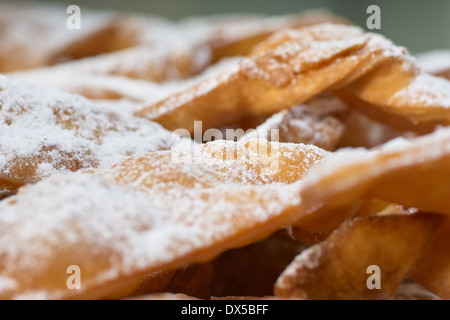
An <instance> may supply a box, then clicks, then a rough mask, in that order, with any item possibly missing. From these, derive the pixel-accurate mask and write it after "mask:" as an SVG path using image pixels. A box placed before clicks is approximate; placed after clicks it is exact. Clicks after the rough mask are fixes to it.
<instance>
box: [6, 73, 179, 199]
mask: <svg viewBox="0 0 450 320" xmlns="http://www.w3.org/2000/svg"><path fill="white" fill-rule="evenodd" d="M172 137H173V134H172V133H171V132H169V131H167V130H165V129H164V128H162V127H161V126H160V125H158V124H157V123H153V122H151V121H146V120H144V119H141V118H136V117H133V116H131V115H130V114H129V113H126V112H120V111H108V110H106V109H105V108H102V107H100V106H97V105H95V104H93V103H92V102H90V101H88V100H86V99H84V98H82V97H79V96H74V95H71V94H68V93H65V92H62V91H59V90H56V89H46V88H40V87H37V86H32V85H30V84H27V83H25V82H21V81H17V80H10V79H8V78H7V77H4V76H0V190H2V189H6V190H11V191H14V190H16V189H17V188H19V187H20V186H22V185H24V184H26V183H34V182H37V181H39V180H40V179H42V178H44V177H47V176H49V175H51V174H54V173H56V172H67V171H76V170H79V169H82V168H92V167H99V166H100V167H102V166H109V165H111V164H113V163H115V162H117V161H119V160H121V159H122V158H124V157H126V156H130V155H135V154H143V153H146V152H150V151H156V150H163V149H168V148H169V147H170V145H171V138H172Z"/></svg>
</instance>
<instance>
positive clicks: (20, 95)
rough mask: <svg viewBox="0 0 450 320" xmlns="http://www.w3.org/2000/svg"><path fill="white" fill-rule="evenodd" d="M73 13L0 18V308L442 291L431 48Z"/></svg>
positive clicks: (195, 21)
mask: <svg viewBox="0 0 450 320" xmlns="http://www.w3.org/2000/svg"><path fill="white" fill-rule="evenodd" d="M81 10H82V20H81V21H82V25H81V29H79V30H78V29H74V30H70V29H68V28H67V27H66V19H67V16H68V15H67V13H66V10H65V8H63V7H58V6H44V5H37V4H13V3H2V4H0V37H1V40H2V41H0V72H1V73H2V74H1V75H0V199H1V201H0V299H448V298H450V219H449V217H448V215H450V182H449V181H450V128H447V126H448V125H449V124H450V82H449V80H448V79H450V55H449V54H447V55H446V54H444V53H442V52H441V54H440V55H439V57H440V59H437V58H436V54H437V53H436V52H434V53H432V52H429V53H425V54H422V55H420V56H419V55H418V56H413V55H412V54H410V53H409V52H408V50H407V49H406V48H403V47H400V46H397V45H395V44H394V43H392V42H391V41H390V40H388V39H386V38H385V37H384V36H383V35H381V34H376V33H371V32H366V31H364V30H363V29H362V28H360V27H358V26H356V25H354V24H353V23H351V22H350V21H347V20H346V19H344V18H342V17H338V16H336V15H334V14H332V13H329V12H327V11H323V10H318V11H310V12H305V13H300V14H293V15H286V16H261V15H249V14H245V15H244V14H233V15H219V16H210V17H192V18H186V19H183V20H180V21H176V22H175V21H169V20H166V19H164V18H162V17H156V16H150V15H141V14H135V13H117V12H112V11H105V12H103V11H102V12H97V11H94V10H90V9H86V8H81ZM431 49H432V48H431ZM438 60H439V61H438ZM438 62H439V63H438ZM230 132H233V133H234V134H233V135H232V138H229V135H227V134H226V133H230ZM267 132H271V134H270V135H268V134H264V133H267ZM212 133H213V134H212ZM218 133H224V135H223V136H224V137H222V138H219V135H218ZM237 133H240V134H237ZM373 266H376V267H377V270H378V271H379V277H378V278H377V281H378V282H379V286H378V287H375V288H374V287H373V286H370V285H369V284H370V282H371V281H372V280H371V279H374V278H372V277H371V276H373V274H372V273H371V272H370V270H372V269H371V267H373ZM368 270H369V271H368ZM75 276H76V277H75Z"/></svg>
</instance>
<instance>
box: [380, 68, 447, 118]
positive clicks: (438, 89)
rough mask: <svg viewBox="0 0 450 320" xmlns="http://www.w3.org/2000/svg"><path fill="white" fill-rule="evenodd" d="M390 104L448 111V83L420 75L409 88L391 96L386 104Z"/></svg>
mask: <svg viewBox="0 0 450 320" xmlns="http://www.w3.org/2000/svg"><path fill="white" fill-rule="evenodd" d="M392 102H396V103H398V104H401V105H406V106H421V107H439V108H446V109H448V108H450V82H449V81H448V80H446V79H442V78H439V77H435V76H432V75H429V74H426V73H420V74H419V75H417V76H416V77H415V78H414V80H413V81H412V83H411V84H410V85H409V86H407V87H406V88H404V89H402V90H400V91H399V92H397V93H395V95H394V96H392V98H391V100H390V101H389V102H388V103H392ZM425 116H426V115H425Z"/></svg>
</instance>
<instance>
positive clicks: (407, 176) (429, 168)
mask: <svg viewBox="0 0 450 320" xmlns="http://www.w3.org/2000/svg"><path fill="white" fill-rule="evenodd" d="M449 146H450V130H449V129H448V128H443V129H440V130H437V131H436V132H433V133H431V134H429V135H425V136H422V137H419V138H414V139H411V140H405V139H403V138H398V139H395V140H392V141H390V142H388V143H387V144H385V145H382V146H380V147H378V148H374V149H371V150H365V149H353V150H351V149H349V150H345V149H344V150H342V151H339V152H336V153H335V154H334V155H332V156H330V157H328V158H327V159H326V161H324V162H323V163H322V164H321V165H320V166H318V167H317V168H316V170H313V171H312V172H310V175H309V176H308V177H306V178H305V181H304V184H303V190H302V195H303V198H304V202H305V203H307V204H316V205H318V204H323V210H329V209H331V208H339V207H342V206H347V205H350V204H353V203H355V202H356V201H357V200H361V199H367V198H379V199H382V200H385V201H390V202H394V203H398V204H400V205H403V206H406V207H414V208H418V209H420V210H422V211H429V212H437V213H444V214H450V211H449V208H450V189H449V188H448V179H449V178H450V149H449Z"/></svg>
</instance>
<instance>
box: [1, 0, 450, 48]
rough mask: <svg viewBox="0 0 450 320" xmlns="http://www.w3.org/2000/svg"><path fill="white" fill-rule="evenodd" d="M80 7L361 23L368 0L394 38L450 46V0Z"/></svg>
mask: <svg viewBox="0 0 450 320" xmlns="http://www.w3.org/2000/svg"><path fill="white" fill-rule="evenodd" d="M0 1H1V0H0ZM44 2H55V3H58V4H61V3H64V2H66V3H67V4H76V5H79V6H80V7H81V8H82V7H83V6H85V7H91V8H106V9H113V10H121V11H131V12H140V13H151V14H157V15H161V16H164V17H167V18H169V19H180V18H184V17H188V16H195V15H209V14H221V13H234V12H240V13H265V14H274V15H275V14H284V13H296V12H300V11H302V10H306V9H313V8H328V9H330V10H331V11H332V12H335V13H337V14H340V15H342V16H344V17H346V18H348V19H349V20H351V21H353V22H354V23H356V24H358V25H360V26H362V27H364V28H365V27H366V20H367V18H368V17H369V15H368V14H367V13H366V9H367V7H368V6H369V5H371V4H376V5H378V6H380V8H381V30H375V31H377V32H379V33H382V34H383V35H385V36H387V37H388V38H390V39H392V40H393V41H394V42H395V43H396V44H399V45H403V46H406V47H407V48H408V49H409V50H410V51H411V52H413V53H417V52H422V51H427V50H435V49H450V0H426V1H425V0H378V1H377V0H277V1H275V0H273V1H261V0H223V1H217V0H162V1H155V0H150V1H144V0H126V1H123V0H68V1H56V0H46V1H44Z"/></svg>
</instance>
